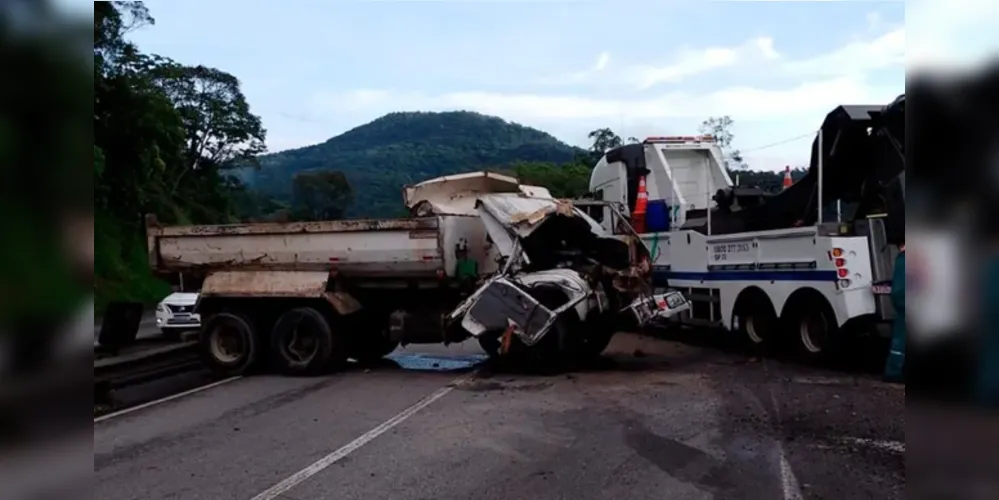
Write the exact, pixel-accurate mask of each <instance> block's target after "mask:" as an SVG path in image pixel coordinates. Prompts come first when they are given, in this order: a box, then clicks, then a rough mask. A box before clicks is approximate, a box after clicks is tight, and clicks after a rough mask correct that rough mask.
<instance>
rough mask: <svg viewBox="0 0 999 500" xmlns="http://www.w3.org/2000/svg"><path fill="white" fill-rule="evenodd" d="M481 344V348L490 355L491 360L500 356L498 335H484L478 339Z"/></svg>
mask: <svg viewBox="0 0 999 500" xmlns="http://www.w3.org/2000/svg"><path fill="white" fill-rule="evenodd" d="M476 340H477V341H478V342H479V347H481V348H482V350H483V351H485V352H486V354H487V355H489V357H490V358H495V357H496V356H498V355H499V350H500V338H499V336H496V335H491V334H489V333H483V334H482V335H479V336H478V337H476Z"/></svg>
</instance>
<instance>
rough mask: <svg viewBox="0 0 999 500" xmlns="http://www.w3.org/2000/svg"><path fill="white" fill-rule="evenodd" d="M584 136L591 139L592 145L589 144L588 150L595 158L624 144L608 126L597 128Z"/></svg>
mask: <svg viewBox="0 0 999 500" xmlns="http://www.w3.org/2000/svg"><path fill="white" fill-rule="evenodd" d="M586 137H588V138H589V139H590V140H591V141H593V145H592V146H590V152H591V153H593V155H594V156H596V157H597V158H599V157H601V156H603V155H604V153H606V152H607V151H609V150H611V149H614V148H617V147H621V146H622V145H623V144H624V142H623V141H622V140H621V138H620V137H619V136H618V135H617V134H615V133H614V131H613V130H611V129H609V128H598V129H596V130H594V131H592V132H590V133H589V134H587V135H586Z"/></svg>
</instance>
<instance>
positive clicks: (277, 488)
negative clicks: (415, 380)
mask: <svg viewBox="0 0 999 500" xmlns="http://www.w3.org/2000/svg"><path fill="white" fill-rule="evenodd" d="M477 372H478V371H473V372H472V373H470V374H468V375H465V376H464V377H459V378H457V379H455V380H454V381H452V382H451V383H450V384H448V385H446V386H444V387H442V388H440V389H438V390H437V391H436V392H434V393H433V394H431V395H429V396H427V397H425V398H423V399H421V400H419V401H417V402H416V403H415V404H413V406H410V407H409V408H406V409H405V410H403V411H402V412H401V413H399V414H398V415H396V416H394V417H392V418H390V419H388V420H386V421H384V422H382V423H381V424H380V425H378V426H377V427H375V428H374V429H371V430H370V431H368V432H365V433H364V434H362V435H360V436H359V437H358V438H357V439H355V440H353V441H351V442H349V443H347V444H346V445H344V446H343V447H341V448H339V449H337V450H335V451H334V452H332V453H330V454H329V455H326V456H325V457H323V458H320V459H319V460H317V461H315V462H314V463H312V465H309V466H308V467H306V468H304V469H302V470H300V471H298V472H296V473H294V474H292V475H290V476H288V477H287V478H285V479H284V480H283V481H281V482H279V483H277V484H275V485H274V486H271V487H270V488H267V489H266V490H264V491H262V492H260V493H258V494H257V495H256V496H254V497H253V499H252V500H275V499H276V498H278V497H279V496H281V495H283V494H284V493H286V492H287V491H288V490H290V489H292V488H294V487H295V486H297V485H299V484H301V483H302V482H303V481H305V480H306V479H309V478H310V477H312V476H314V475H316V474H318V473H320V472H322V471H323V470H325V469H326V468H327V467H329V466H331V465H333V464H335V463H337V462H338V461H340V460H343V459H344V458H345V457H346V456H347V455H350V454H351V453H353V452H355V451H357V450H358V449H359V448H360V447H362V446H364V445H366V444H368V443H370V442H371V441H373V440H374V439H375V438H377V437H378V436H381V435H382V434H385V433H386V432H388V431H389V430H391V429H392V428H393V427H395V426H397V425H399V424H401V423H403V422H405V421H406V420H407V419H408V418H409V417H412V416H413V415H415V414H417V413H418V412H419V411H420V410H422V409H424V408H426V407H428V406H430V405H431V404H433V403H434V402H435V401H437V400H438V399H440V398H443V397H444V396H447V395H448V393H450V392H451V391H453V390H454V389H455V388H456V387H458V386H459V385H461V384H464V383H465V382H467V381H468V380H470V379H472V378H474V377H475V375H476V374H477Z"/></svg>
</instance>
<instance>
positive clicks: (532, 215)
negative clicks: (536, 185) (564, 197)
mask: <svg viewBox="0 0 999 500" xmlns="http://www.w3.org/2000/svg"><path fill="white" fill-rule="evenodd" d="M479 208H480V211H485V212H486V213H487V214H488V215H489V216H491V217H493V218H495V219H496V220H497V221H499V222H500V223H501V224H503V225H504V226H507V227H509V228H510V229H512V230H513V231H515V232H516V233H517V234H518V236H520V237H522V238H526V237H528V236H530V235H531V233H532V232H534V230H535V229H536V228H537V227H538V226H539V225H540V223H541V222H543V221H544V220H545V219H547V218H548V217H549V216H551V215H553V214H560V215H565V216H568V217H572V216H575V215H576V211H575V209H574V208H573V206H572V203H569V202H567V201H560V200H555V199H551V198H548V199H545V198H529V197H527V196H523V195H510V194H492V195H487V196H482V197H480V198H479Z"/></svg>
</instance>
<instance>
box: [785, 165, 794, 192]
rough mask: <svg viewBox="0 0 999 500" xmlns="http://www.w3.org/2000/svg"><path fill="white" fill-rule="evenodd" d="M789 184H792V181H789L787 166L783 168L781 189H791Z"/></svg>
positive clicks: (789, 173) (788, 167)
mask: <svg viewBox="0 0 999 500" xmlns="http://www.w3.org/2000/svg"><path fill="white" fill-rule="evenodd" d="M791 184H794V180H793V179H791V166H790V165H788V166H786V167H784V187H783V189H787V188H789V187H791Z"/></svg>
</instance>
